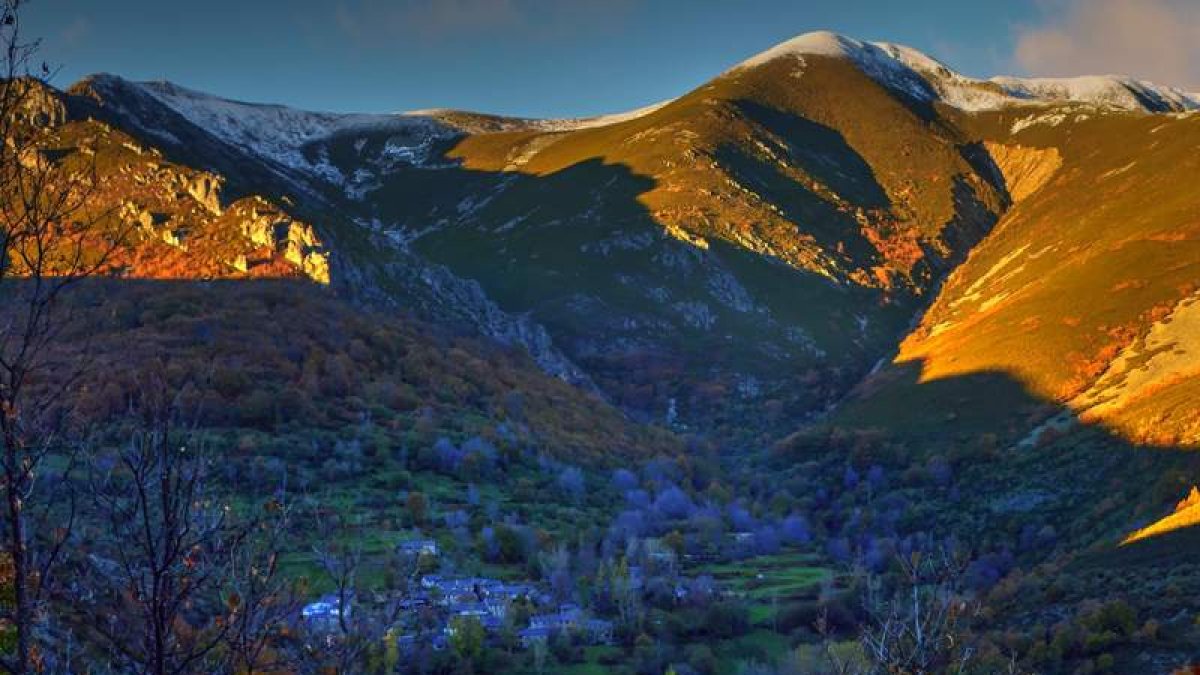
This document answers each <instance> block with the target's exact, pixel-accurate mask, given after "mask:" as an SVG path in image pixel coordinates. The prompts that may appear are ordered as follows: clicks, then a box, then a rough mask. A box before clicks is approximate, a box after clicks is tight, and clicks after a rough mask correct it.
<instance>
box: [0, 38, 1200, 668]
mask: <svg viewBox="0 0 1200 675" xmlns="http://www.w3.org/2000/svg"><path fill="white" fill-rule="evenodd" d="M14 92H15V93H14ZM0 99H2V100H0V109H3V111H4V112H5V114H6V115H7V118H5V127H4V130H5V132H6V134H8V136H7V139H8V140H7V141H6V142H7V143H8V144H7V145H6V146H5V148H6V150H4V152H3V153H0V159H4V160H5V162H6V164H5V165H4V171H3V172H0V195H2V196H3V198H4V199H5V205H4V208H3V209H0V210H2V211H3V215H4V217H5V219H6V221H5V222H6V223H7V224H8V225H7V227H8V228H9V229H7V230H5V237H4V240H3V242H4V245H5V250H4V264H3V269H2V270H0V289H2V290H0V292H3V293H6V294H8V295H7V296H6V297H7V298H8V299H9V300H10V301H9V302H6V303H5V305H4V306H3V307H2V308H0V318H3V322H0V323H2V325H3V326H4V328H3V331H0V360H3V363H4V364H5V369H6V372H7V373H8V374H7V375H6V376H5V377H7V378H9V379H7V380H3V381H0V385H2V387H3V393H4V396H9V392H24V393H23V394H22V396H24V397H26V398H23V399H21V401H26V400H29V401H35V402H37V404H36V405H32V406H30V405H25V406H18V405H17V399H16V394H15V393H13V394H12V395H13V397H14V398H13V400H12V401H10V400H8V399H5V398H3V397H0V402H4V403H5V405H6V406H9V409H10V410H11V411H12V412H11V413H10V414H6V417H5V419H6V420H8V419H11V420H14V421H13V422H9V423H7V424H11V426H6V427H4V428H3V431H5V432H6V433H8V434H9V435H8V436H7V438H8V439H9V440H8V443H9V446H6V447H9V448H10V455H9V459H7V460H5V461H7V462H8V464H6V465H5V466H7V468H8V469H9V471H10V476H11V475H16V476H17V477H18V478H19V482H20V485H21V486H24V488H23V489H28V490H29V491H30V494H31V495H32V494H34V492H33V491H32V487H31V485H32V484H33V483H35V482H36V481H34V480H33V475H34V473H37V475H38V476H45V477H46V478H45V479H44V482H46V483H48V484H50V485H51V486H52V487H51V492H50V493H49V494H51V495H52V497H50V498H42V499H44V501H41V502H39V503H38V507H39V509H38V511H37V517H38V518H40V519H41V520H38V521H37V522H36V523H33V528H32V529H33V533H32V534H31V535H30V541H31V542H32V544H31V545H32V547H33V548H36V549H37V550H38V551H42V550H51V551H54V555H53V556H52V557H54V556H58V555H59V551H61V552H62V553H61V559H60V558H54V560H55V561H56V562H57V563H58V564H60V565H61V568H62V571H61V572H59V576H62V577H67V578H69V579H71V580H72V581H71V582H70V584H61V585H49V583H48V582H47V585H46V586H45V588H42V584H41V581H40V580H39V581H38V584H37V586H38V593H39V600H38V605H37V606H38V612H44V613H45V614H46V616H53V617H54V620H53V621H51V620H49V619H45V620H44V621H42V622H41V623H39V624H38V629H37V630H38V633H37V640H38V644H39V645H40V646H41V649H40V651H39V658H41V659H44V660H45V662H46V663H48V664H50V665H49V666H47V668H48V670H47V672H135V671H137V670H136V668H135V667H134V666H133V665H131V664H140V663H142V662H143V661H144V660H145V659H146V658H148V657H147V656H146V654H147V653H148V651H147V650H150V649H151V648H150V647H147V646H146V644H143V643H140V642H137V641H136V639H134V637H131V636H135V635H137V631H138V630H139V629H144V628H145V626H144V625H143V623H147V624H150V623H154V621H153V620H152V619H153V618H154V617H152V618H151V619H128V621H129V623H128V624H126V623H123V622H124V621H126V617H136V616H150V615H153V614H154V612H149V611H147V610H146V606H147V604H146V603H147V602H149V601H147V600H146V598H147V597H149V596H152V595H155V593H150V592H148V591H146V589H145V587H144V584H145V583H147V582H146V581H145V579H146V578H147V575H148V574H150V573H149V572H146V571H145V570H149V569H159V568H161V569H162V570H163V571H162V572H161V574H163V575H164V577H165V578H166V579H167V581H161V582H155V583H156V584H157V583H162V584H166V585H168V586H169V585H171V584H172V583H174V582H176V581H178V582H179V583H178V585H177V586H175V587H174V588H177V589H178V588H182V589H184V591H191V590H193V589H194V590H195V593H196V594H195V595H187V594H186V593H183V594H181V595H180V597H179V598H177V600H178V603H177V605H176V606H175V610H174V611H176V612H177V613H176V614H173V615H172V620H171V621H166V622H165V623H167V624H171V625H172V626H175V627H174V628H165V627H163V626H162V625H159V627H158V629H159V630H160V631H167V632H170V633H171V636H172V637H171V639H172V640H174V641H175V643H174V644H176V647H177V650H176V652H174V653H175V654H176V656H175V657H172V658H178V659H179V664H180V665H179V668H178V669H177V670H175V671H172V672H178V673H186V672H230V673H243V672H245V673H248V672H314V673H316V672H338V673H356V672H380V673H384V672H386V673H391V672H422V673H430V672H437V673H450V672H498V673H501V672H502V673H539V674H540V673H545V672H553V673H579V674H583V673H599V672H619V673H630V674H633V673H639V674H640V673H646V674H656V673H675V674H676V675H682V674H684V673H698V674H705V675H707V674H709V673H833V672H837V673H879V672H905V673H908V672H912V673H917V672H920V673H935V672H937V673H940V672H969V673H995V672H1037V673H1099V672H1130V673H1132V672H1170V671H1171V669H1173V668H1176V667H1183V666H1186V665H1188V664H1194V663H1197V662H1200V652H1198V648H1197V645H1200V628H1198V625H1200V624H1197V616H1200V615H1197V614H1196V612H1197V607H1196V606H1195V603H1194V598H1195V597H1196V592H1197V591H1198V590H1200V567H1198V566H1197V565H1196V563H1195V562H1193V561H1192V558H1193V557H1194V555H1193V554H1194V552H1195V551H1196V543H1195V542H1194V541H1193V540H1194V539H1195V532H1194V527H1193V526H1194V524H1195V522H1196V517H1195V513H1194V511H1195V509H1196V504H1195V503H1194V501H1195V499H1193V497H1194V496H1195V487H1194V486H1195V485H1196V484H1197V483H1200V479H1197V477H1196V476H1197V470H1198V469H1200V458H1198V457H1197V456H1196V455H1195V452H1194V450H1195V447H1196V445H1197V443H1198V442H1200V437H1198V436H1197V434H1198V432H1200V418H1197V415H1196V405H1195V403H1194V396H1192V393H1193V390H1194V389H1195V388H1196V386H1198V385H1197V384H1196V383H1197V382H1198V381H1200V380H1197V375H1200V365H1197V364H1198V362H1197V359H1196V347H1197V345H1195V344H1194V343H1195V340H1196V337H1195V335H1196V332H1197V320H1198V319H1197V316H1196V312H1197V307H1198V306H1200V305H1197V304H1196V293H1197V290H1198V289H1197V285H1196V279H1197V278H1198V277H1197V269H1196V264H1197V263H1196V261H1197V260H1200V257H1198V256H1197V255H1196V253H1197V251H1196V250H1195V248H1194V246H1195V245H1196V244H1197V242H1200V237H1198V235H1200V192H1198V191H1197V190H1195V189H1192V188H1191V187H1190V181H1191V180H1192V179H1193V177H1195V176H1200V153H1197V148H1200V112H1198V111H1200V95H1197V94H1190V93H1187V92H1184V91H1182V90H1180V89H1175V88H1171V87H1166V86H1159V85H1154V84H1151V83H1149V82H1145V81H1140V80H1134V79H1131V78H1121V77H1115V76H1111V77H1083V78H1073V79H1047V78H1010V77H997V78H992V79H988V80H983V79H975V78H970V77H967V76H965V75H962V74H959V73H957V72H955V71H954V70H952V69H951V68H950V67H949V66H946V65H944V64H942V63H940V62H938V61H936V60H934V59H933V58H931V57H929V56H926V55H924V54H922V53H921V52H918V51H916V50H915V49H912V48H909V47H904V46H901V45H896V44H891V43H871V42H862V41H859V40H856V39H853V38H849V37H846V36H842V35H838V34H834V33H827V32H818V33H808V34H805V35H801V36H799V37H797V38H794V39H792V40H789V41H786V42H784V43H781V44H780V45H777V46H776V47H774V48H771V49H769V50H767V51H765V52H762V53H760V54H758V55H757V56H754V57H751V58H750V59H748V60H746V61H743V62H741V63H739V64H737V65H734V66H733V67H731V68H730V69H728V70H726V71H725V72H723V73H721V74H719V75H717V76H716V77H715V78H713V79H711V80H710V81H708V82H707V83H705V84H703V85H701V86H700V87H698V88H696V89H694V90H692V91H690V92H688V93H685V94H684V95H682V96H680V97H678V98H675V99H672V100H668V101H665V102H662V103H659V104H655V105H651V106H649V107H646V108H642V109H638V110H635V111H632V112H629V113H622V114H616V115H610V116H603V117H596V118H586V119H577V120H534V119H518V118H507V117H502V116H495V115H488V114H483V113H473V112H465V111H455V110H442V109H438V110H427V111H419V112H412V113H397V114H344V113H319V112H307V111H301V110H296V109H293V108H288V107H284V106H279V105H267V104H255V103H247V102H239V101H231V100H226V99H222V98H219V97H216V96H211V95H208V94H205V93H202V92H199V91H195V90H192V89H188V88H185V87H183V86H180V85H176V84H173V83H170V82H135V81H131V80H127V79H123V78H122V77H119V76H117V75H110V74H97V75H92V76H90V77H87V78H85V79H82V80H81V81H79V82H77V83H74V84H73V85H71V86H69V87H66V88H64V89H61V90H60V89H56V88H54V87H52V86H50V85H49V84H47V83H45V82H40V81H37V80H20V79H8V80H6V81H5V82H4V85H3V95H2V96H0ZM10 101H16V104H13V105H11V106H10V107H7V108H4V107H3V106H4V105H7V104H8V102H10ZM39 190H40V192H39ZM56 190H57V191H58V192H56ZM31 191H32V192H33V193H34V196H33V198H29V197H27V193H29V192H31ZM46 194H50V195H51V199H50V201H51V202H53V199H52V197H53V196H54V195H55V194H62V195H65V196H64V197H63V198H62V199H63V202H62V203H63V204H68V203H70V204H74V203H75V202H73V201H72V200H73V199H76V198H77V197H79V201H78V205H76V206H71V207H70V208H67V207H65V206H58V207H57V208H58V209H59V210H58V211H54V208H51V207H53V206H54V204H53V203H51V205H50V207H47V206H46V205H45V204H44V202H45V201H46V197H45V195H46ZM43 210H48V211H49V212H50V213H53V214H55V217H43V218H42V221H45V222H43V223H42V224H43V226H44V231H43V230H38V231H36V232H35V233H34V235H33V236H29V235H26V234H23V230H21V229H20V227H18V225H19V224H21V223H26V222H29V223H34V224H36V223H37V222H38V218H39V214H40V213H42V212H43ZM34 229H36V228H34ZM84 270H86V272H84ZM46 280H50V281H46ZM46 284H48V286H47V285H46ZM57 284H61V287H60V286H58V285H57ZM47 288H49V289H52V291H53V292H52V293H51V292H50V291H47V290H46V289H47ZM60 293H61V295H60ZM43 312H44V314H43ZM51 316H53V317H54V319H53V321H51V319H50V318H49V317H51ZM22 336H24V338H22ZM22 339H24V341H22ZM30 345H33V346H32V347H30ZM31 351H32V353H34V355H35V356H34V357H33V360H25V361H23V360H22V359H25V358H26V357H25V354H26V353H29V352H31ZM8 364H17V365H16V366H9V365H8ZM63 364H71V367H67V366H64V365H63ZM76 366H77V367H76ZM31 373H32V375H30V374H31ZM29 409H32V410H33V411H34V412H33V413H28V412H26V410H29ZM25 415H30V418H29V420H30V421H28V422H26V420H25V417H24V416H25ZM16 420H19V423H18V421H16ZM51 428H53V429H54V430H55V433H53V434H52V433H49V432H47V431H35V430H46V429H51ZM18 440H20V443H18ZM18 445H19V448H20V449H21V451H22V452H27V453H32V454H31V456H32V457H34V458H36V462H39V463H38V464H37V466H38V467H39V468H38V469H37V471H36V472H34V471H33V470H32V469H21V468H20V467H21V466H33V464H25V465H23V464H21V462H20V461H18V460H17V456H16V455H15V454H11V453H14V452H16V450H14V449H13V448H17V447H18ZM31 448H44V450H38V451H37V452H34V451H32V450H31ZM176 449H177V450H178V451H177V452H176ZM30 461H34V460H30ZM0 468H4V467H0ZM13 472H15V473H13ZM22 472H24V473H22ZM164 476H165V478H164ZM39 480H42V479H41V478H39ZM154 488H157V489H161V490H162V491H163V494H164V495H165V494H166V493H167V492H168V491H169V489H175V490H180V491H182V492H183V493H184V495H185V497H187V498H183V499H179V500H173V499H168V498H167V497H164V501H163V502H162V503H156V502H154V500H153V499H147V498H146V497H145V496H144V495H145V494H148V493H153V492H154ZM8 489H9V490H10V492H11V491H12V490H13V488H12V486H10V487H9V488H8ZM58 490H61V491H62V492H61V493H59V492H56V491H58ZM1189 495H1191V496H1189ZM89 499H90V500H91V501H86V500H89ZM80 500H83V501H80ZM80 504H83V506H80ZM17 510H18V511H19V510H20V509H19V508H18V509H17ZM135 516H142V517H143V518H144V519H145V520H146V521H147V522H149V521H154V522H155V523H158V522H159V521H157V520H154V519H155V518H161V521H162V522H161V524H160V526H161V527H162V528H165V530H166V531H164V532H163V533H161V537H162V540H163V541H167V540H170V541H171V544H172V546H174V549H175V550H176V551H177V553H178V555H177V556H176V558H172V559H169V560H164V561H163V562H162V564H161V565H156V564H148V565H146V564H143V562H142V561H141V560H139V559H138V558H137V555H138V553H137V547H136V546H135V545H134V544H133V543H131V542H137V543H138V544H139V545H143V546H144V547H145V548H146V550H148V551H150V556H151V557H154V556H159V555H161V556H167V557H170V556H169V554H168V553H166V552H162V551H159V550H158V549H157V548H156V546H157V545H158V543H157V542H158V537H159V536H160V533H158V532H152V531H151V530H153V527H152V526H150V525H147V526H145V527H144V528H142V530H143V531H141V532H139V531H138V530H139V528H138V527H137V526H136V524H137V521H138V520H139V518H137V517H135ZM188 518H192V519H194V520H195V526H194V527H183V528H182V532H180V531H175V530H170V528H171V527H175V526H177V525H178V522H179V520H183V521H185V522H187V523H189V525H190V524H191V521H190V520H188ZM62 522H69V523H70V525H69V526H63V525H55V523H62ZM206 528H207V529H206ZM60 533H61V534H60ZM114 533H115V534H114ZM142 537H144V538H145V539H142ZM172 537H175V538H176V540H177V541H176V540H172ZM22 541H23V540H22ZM6 546H8V544H6ZM163 546H164V549H170V548H172V546H167V545H165V544H164V545H163ZM255 547H262V548H255ZM8 550H9V549H6V551H8ZM131 551H132V552H131ZM10 556H11V553H10ZM12 559H13V560H16V559H17V558H16V557H13V558H12ZM32 559H33V558H31V560H32ZM38 560H41V558H38ZM212 561H220V563H221V565H223V566H220V565H218V566H214V567H212V568H208V567H205V565H207V564H210V562H211V563H212V564H214V565H216V562H212ZM46 569H49V566H48V567H47V568H46ZM197 570H200V571H197ZM35 576H37V575H35ZM50 576H51V575H49V574H46V575H44V577H45V578H47V579H49V577H50ZM151 576H153V575H151ZM225 576H228V578H229V581H228V582H225V581H223V579H224V578H225ZM10 577H12V578H10ZM154 578H155V579H158V577H154ZM56 579H57V577H56ZM0 582H2V583H3V584H6V586H5V587H6V588H14V589H16V588H22V589H24V588H25V586H24V585H23V584H27V582H26V581H21V578H19V577H17V576H15V574H14V575H9V574H8V572H7V571H5V572H4V575H3V576H0ZM72 584H73V585H72ZM193 584H194V585H193ZM156 588H158V587H157V586H156ZM160 590H161V589H160ZM84 591H86V592H84ZM201 591H203V593H202V592H201ZM156 592H157V591H156ZM163 592H166V591H163ZM76 594H79V595H80V597H81V598H85V599H81V600H80V601H78V602H75V601H73V600H72V598H73V597H74V596H75V595H76ZM16 597H17V595H16V594H15V591H14V598H16ZM156 597H157V596H156ZM24 602H25V600H21V601H20V602H18V601H17V600H15V599H14V600H13V601H12V602H11V603H10V602H9V601H8V600H7V599H5V600H4V601H3V603H9V604H12V603H16V605H19V606H24V605H22V604H21V603H24ZM30 602H32V601H30ZM255 603H257V604H255ZM16 605H14V606H16ZM5 606H6V607H7V604H6V605H5ZM181 608H182V609H181ZM139 612H143V613H144V614H139ZM923 612H924V614H922V613H923ZM14 616H15V614H14ZM922 616H924V618H922ZM931 617H932V618H931ZM159 618H161V617H159ZM933 620H935V621H936V622H937V623H936V625H933V624H929V623H923V622H929V621H933ZM161 623H162V622H161V621H160V624H161ZM18 625H23V624H20V623H19V622H17V621H16V620H15V619H11V620H10V619H3V622H2V623H0V629H2V630H0V637H2V638H3V639H2V640H0V651H3V652H4V653H5V654H7V653H9V652H11V651H12V650H13V649H16V647H13V646H12V645H10V644H9V643H13V644H14V645H17V644H21V642H20V640H22V639H26V637H27V636H28V635H29V633H27V632H25V629H21V630H17V628H16V626H18ZM131 626H132V628H131ZM234 626H236V627H237V628H236V631H242V632H241V633H237V632H236V631H235V629H234V628H231V627H234ZM914 626H915V628H914ZM924 630H930V631H935V632H938V633H937V634H939V635H942V636H943V637H944V638H945V639H944V640H942V639H939V640H935V641H934V644H927V643H924V642H922V641H920V640H917V639H915V638H914V637H913V636H912V635H911V634H910V633H909V631H916V632H920V631H924ZM172 631H173V632H172ZM126 633H129V635H126ZM235 633H236V635H235ZM22 636H25V637H22ZM236 636H240V638H239V639H241V642H237V641H236V640H235V639H234V638H235V637H236ZM210 641H211V643H210ZM251 647H254V649H251ZM184 653H187V654H194V656H195V659H194V661H187V662H186V664H184V661H185V659H184V657H183V656H179V654H184ZM918 660H919V661H920V665H914V664H915V663H916V662H917V661H918ZM201 664H202V665H201ZM962 664H968V665H965V666H964V665H962ZM138 667H140V666H138ZM130 668H133V670H129V669H130ZM137 672H141V671H137ZM146 672H152V671H149V670H148V671H146ZM164 672H165V671H164ZM1180 672H1183V671H1180Z"/></svg>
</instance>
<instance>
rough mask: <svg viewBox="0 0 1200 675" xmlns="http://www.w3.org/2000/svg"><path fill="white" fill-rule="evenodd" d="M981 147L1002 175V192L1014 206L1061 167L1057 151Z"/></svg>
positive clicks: (1022, 147) (1025, 147)
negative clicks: (1005, 193)
mask: <svg viewBox="0 0 1200 675" xmlns="http://www.w3.org/2000/svg"><path fill="white" fill-rule="evenodd" d="M984 147H986V148H987V151H988V154H989V155H990V156H991V158H992V161H993V162H995V163H996V168H998V169H1000V173H1001V174H1002V175H1003V176H1004V186H1005V189H1007V190H1008V196H1009V198H1010V199H1012V201H1013V203H1014V204H1016V203H1017V202H1020V201H1021V200H1023V199H1025V198H1026V197H1028V196H1029V195H1031V194H1033V193H1035V192H1037V191H1038V190H1040V189H1041V188H1042V186H1044V185H1045V184H1046V183H1048V182H1050V179H1051V178H1053V177H1054V174H1055V173H1057V172H1058V170H1059V169H1060V168H1062V155H1061V154H1059V152H1058V149H1057V148H1031V147H1027V146H1023V145H1009V144H1005V143H992V142H988V143H984Z"/></svg>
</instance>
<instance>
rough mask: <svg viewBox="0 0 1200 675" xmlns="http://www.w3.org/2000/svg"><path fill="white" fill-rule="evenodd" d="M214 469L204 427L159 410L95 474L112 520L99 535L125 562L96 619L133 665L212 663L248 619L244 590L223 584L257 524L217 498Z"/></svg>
mask: <svg viewBox="0 0 1200 675" xmlns="http://www.w3.org/2000/svg"><path fill="white" fill-rule="evenodd" d="M104 459H108V458H107V457H105V458H104ZM103 463H104V464H109V462H103ZM209 470H210V461H209V458H208V457H207V453H206V452H205V448H204V446H203V444H202V443H199V442H198V441H197V438H196V434H195V433H194V432H191V431H189V430H178V429H176V428H175V426H173V421H172V420H170V419H169V418H168V417H166V416H158V415H156V416H153V417H151V418H150V419H149V420H148V421H147V422H146V423H145V426H144V427H141V428H139V429H138V430H137V431H135V432H134V434H133V437H132V438H131V439H130V441H129V442H128V443H127V444H126V445H125V446H123V447H121V448H119V449H117V450H116V451H115V456H113V457H112V458H111V465H110V466H108V467H107V470H104V471H98V472H97V475H96V476H95V477H94V478H93V480H92V495H93V497H94V499H95V505H96V513H97V515H99V516H101V517H102V518H103V519H104V520H105V521H106V522H105V523H104V526H105V527H106V530H107V531H101V533H100V535H99V536H98V537H96V539H97V540H98V541H103V542H104V544H106V545H101V546H99V547H98V548H99V550H101V551H104V552H105V554H106V557H107V556H111V560H112V561H113V563H115V564H114V565H113V567H115V572H114V573H111V574H110V575H109V577H110V583H109V584H107V585H103V584H100V586H101V594H100V596H101V597H100V599H101V601H102V602H104V603H105V609H104V610H103V613H104V614H105V615H106V616H102V617H101V618H100V620H98V621H96V622H95V625H94V628H95V629H96V630H97V631H98V632H99V633H100V634H101V635H102V636H103V637H104V639H105V641H106V642H107V643H108V644H109V645H110V646H111V647H112V649H113V653H114V655H115V657H116V658H117V659H118V660H119V661H120V662H121V664H122V666H123V667H125V668H128V669H132V670H134V671H136V672H140V673H148V674H152V675H182V674H183V673H191V672H201V671H202V670H208V669H209V668H211V666H208V667H206V668H204V669H202V668H201V666H202V664H206V663H209V662H210V660H212V659H215V657H216V656H217V650H218V648H219V647H220V646H221V645H222V644H223V643H224V642H225V641H226V639H227V638H228V637H229V636H230V633H231V631H233V630H234V629H235V626H239V624H238V620H239V619H240V618H241V615H240V614H239V611H238V610H239V606H240V605H241V600H240V599H239V601H238V602H230V600H229V596H228V595H226V594H225V593H224V592H223V591H224V589H225V584H226V583H227V580H228V579H229V578H230V577H231V576H232V575H233V572H234V571H235V568H234V566H235V561H239V560H240V559H241V554H242V551H241V547H242V546H243V544H244V543H245V542H246V537H247V534H248V533H247V531H246V529H245V528H240V527H236V526H234V525H233V524H232V523H231V518H230V512H229V507H228V506H226V505H224V504H222V503H221V502H220V501H219V500H217V499H215V498H214V496H213V494H212V492H211V491H210V489H209V486H208V480H209ZM256 602H257V603H259V604H261V602H262V601H261V599H256ZM240 627H241V628H248V626H247V625H245V624H242V625H241V626H240ZM249 640H250V638H246V642H248V641H249Z"/></svg>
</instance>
